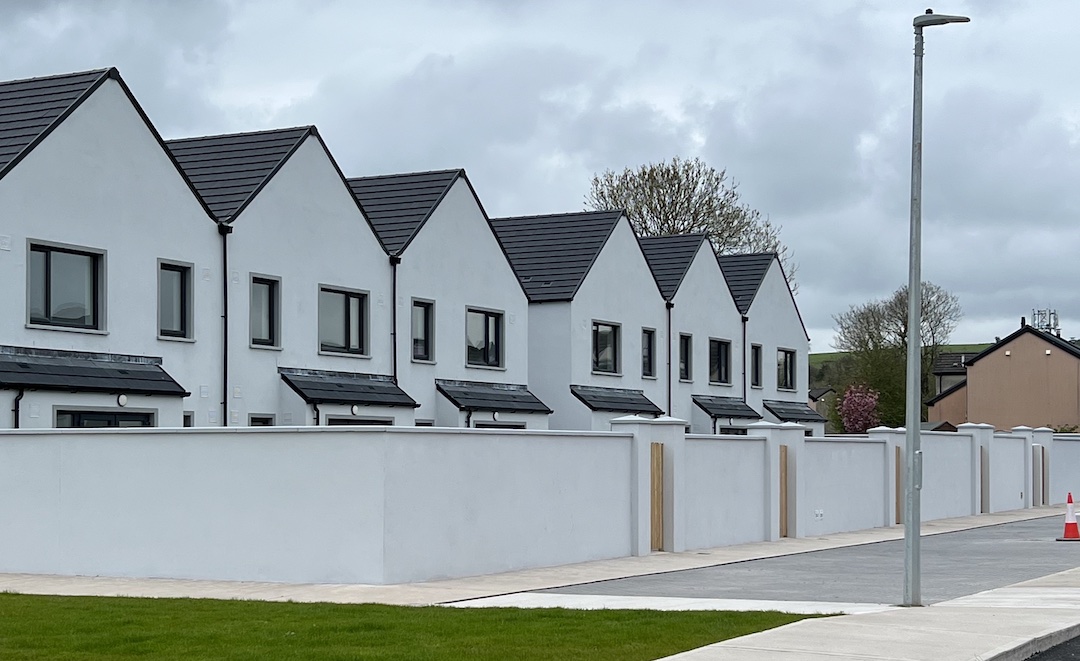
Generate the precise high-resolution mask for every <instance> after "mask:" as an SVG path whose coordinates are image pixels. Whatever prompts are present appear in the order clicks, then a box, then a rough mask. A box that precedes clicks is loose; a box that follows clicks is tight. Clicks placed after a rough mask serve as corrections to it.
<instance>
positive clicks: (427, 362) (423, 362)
mask: <svg viewBox="0 0 1080 661" xmlns="http://www.w3.org/2000/svg"><path fill="white" fill-rule="evenodd" d="M412 362H414V363H416V364H417V365H437V364H438V363H436V362H435V361H434V360H425V359H422V358H413V359H412Z"/></svg>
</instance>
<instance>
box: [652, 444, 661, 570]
mask: <svg viewBox="0 0 1080 661" xmlns="http://www.w3.org/2000/svg"><path fill="white" fill-rule="evenodd" d="M650 449H651V458H652V461H651V462H650V464H651V469H650V477H651V479H650V482H651V492H652V494H651V496H652V497H651V501H652V517H651V519H652V526H651V527H652V550H653V551H661V550H663V548H664V444H663V443H653V444H652V447H651V448H650Z"/></svg>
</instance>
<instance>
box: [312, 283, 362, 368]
mask: <svg viewBox="0 0 1080 661" xmlns="http://www.w3.org/2000/svg"><path fill="white" fill-rule="evenodd" d="M324 293H325V294H333V295H335V296H341V297H342V300H341V302H342V304H343V306H344V307H345V310H344V318H345V328H344V329H342V330H343V331H344V336H343V337H344V348H341V347H336V346H334V345H332V344H327V343H325V342H324V341H323V337H322V323H321V322H322V319H321V318H320V319H319V329H318V333H319V351H320V352H323V353H333V354H346V355H353V356H366V355H368V346H367V344H368V328H367V324H368V295H367V292H364V291H358V290H354V289H344V288H341V287H332V286H330V285H319V304H318V310H317V311H316V314H317V315H319V316H320V317H321V315H322V295H323V294H324ZM354 300H355V301H357V303H358V305H357V308H358V310H359V312H358V315H359V318H358V319H357V320H356V324H357V327H358V331H357V340H358V341H357V346H356V347H353V346H352V345H351V340H352V330H353V329H352V324H353V320H352V301H354Z"/></svg>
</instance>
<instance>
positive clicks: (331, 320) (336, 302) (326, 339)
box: [319, 287, 367, 354]
mask: <svg viewBox="0 0 1080 661" xmlns="http://www.w3.org/2000/svg"><path fill="white" fill-rule="evenodd" d="M366 308H367V296H366V295H365V294H362V293H360V292H353V291H344V290H340V289H331V288H329V287H320V288H319V350H320V351H329V352H333V353H355V354H364V353H366V350H365V348H366V344H367V343H366V342H365V340H366V337H365V336H366V335H367V332H366V330H367V329H366V328H365V325H366V322H367V309H366Z"/></svg>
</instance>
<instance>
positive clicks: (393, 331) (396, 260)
mask: <svg viewBox="0 0 1080 661" xmlns="http://www.w3.org/2000/svg"><path fill="white" fill-rule="evenodd" d="M400 263H401V257H400V256H399V255H390V296H391V297H392V298H391V301H390V344H391V348H392V349H393V351H392V352H391V355H392V358H391V368H390V369H391V371H392V374H391V376H392V378H393V380H394V385H397V382H398V366H397V363H398V355H397V352H398V341H397V267H398V264H400Z"/></svg>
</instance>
